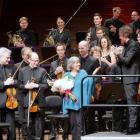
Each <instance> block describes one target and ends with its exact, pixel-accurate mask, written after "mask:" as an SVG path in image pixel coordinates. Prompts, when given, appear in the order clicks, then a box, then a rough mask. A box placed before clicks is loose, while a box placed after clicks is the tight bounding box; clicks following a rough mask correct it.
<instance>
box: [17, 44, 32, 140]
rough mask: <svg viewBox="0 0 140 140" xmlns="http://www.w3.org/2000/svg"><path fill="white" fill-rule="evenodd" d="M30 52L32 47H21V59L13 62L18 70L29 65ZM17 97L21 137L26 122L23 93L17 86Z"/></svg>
mask: <svg viewBox="0 0 140 140" xmlns="http://www.w3.org/2000/svg"><path fill="white" fill-rule="evenodd" d="M31 53H32V49H31V48H30V47H24V48H22V49H21V56H22V61H21V62H19V63H17V64H15V66H16V67H17V68H18V67H19V70H20V69H21V68H23V67H26V66H28V65H29V56H30V54H31ZM17 99H18V103H19V105H18V114H19V123H20V124H21V132H22V137H23V138H24V137H25V135H26V123H25V120H24V118H25V114H24V107H23V103H24V102H23V99H24V95H23V94H22V90H20V89H19V88H18V89H17Z"/></svg>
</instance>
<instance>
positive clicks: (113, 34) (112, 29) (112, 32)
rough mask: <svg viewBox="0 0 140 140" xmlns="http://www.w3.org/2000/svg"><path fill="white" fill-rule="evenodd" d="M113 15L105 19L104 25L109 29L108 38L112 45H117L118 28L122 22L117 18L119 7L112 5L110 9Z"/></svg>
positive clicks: (118, 42) (119, 12)
mask: <svg viewBox="0 0 140 140" xmlns="http://www.w3.org/2000/svg"><path fill="white" fill-rule="evenodd" d="M112 12H113V17H112V18H109V19H106V20H105V22H104V26H105V27H107V28H108V29H109V38H110V40H111V42H112V44H113V45H119V44H120V40H119V28H120V27H122V26H123V25H124V23H123V22H122V21H121V20H120V19H119V17H120V15H121V8H120V7H113V9H112Z"/></svg>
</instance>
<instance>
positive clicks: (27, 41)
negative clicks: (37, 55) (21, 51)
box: [14, 17, 37, 48]
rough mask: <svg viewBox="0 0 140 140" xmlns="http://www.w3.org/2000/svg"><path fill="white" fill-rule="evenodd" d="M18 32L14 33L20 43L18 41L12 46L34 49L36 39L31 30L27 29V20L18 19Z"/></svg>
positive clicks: (25, 18)
mask: <svg viewBox="0 0 140 140" xmlns="http://www.w3.org/2000/svg"><path fill="white" fill-rule="evenodd" d="M19 25H20V30H18V31H16V34H17V35H19V36H20V37H21V39H22V43H20V42H19V41H15V42H14V46H16V47H24V46H28V47H31V48H35V47H36V46H37V37H36V35H35V32H34V31H33V30H29V29H28V25H29V22H28V18H27V17H21V18H20V19H19Z"/></svg>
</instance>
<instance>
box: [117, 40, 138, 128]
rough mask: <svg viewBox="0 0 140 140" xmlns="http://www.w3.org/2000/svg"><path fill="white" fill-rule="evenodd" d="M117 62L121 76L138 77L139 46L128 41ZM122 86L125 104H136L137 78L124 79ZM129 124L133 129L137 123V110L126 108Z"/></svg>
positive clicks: (132, 41)
mask: <svg viewBox="0 0 140 140" xmlns="http://www.w3.org/2000/svg"><path fill="white" fill-rule="evenodd" d="M117 60H118V63H119V65H120V66H121V71H122V74H123V75H139V74H140V62H139V61H140V46H139V44H138V43H137V42H135V41H134V40H131V39H130V40H129V41H128V42H127V43H126V44H125V46H124V50H123V53H122V54H121V55H117ZM123 84H124V89H125V94H126V98H127V104H136V94H137V93H138V84H139V77H124V78H123ZM128 109H129V124H128V127H130V128H135V127H136V122H137V108H136V107H128Z"/></svg>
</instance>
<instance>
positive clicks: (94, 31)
mask: <svg viewBox="0 0 140 140" xmlns="http://www.w3.org/2000/svg"><path fill="white" fill-rule="evenodd" d="M101 27H102V28H103V30H104V32H105V35H107V36H109V30H108V28H107V27H104V26H101ZM88 33H90V34H91V39H90V41H94V40H97V39H98V38H97V36H96V27H95V26H94V27H90V28H89V30H88ZM88 33H87V34H88Z"/></svg>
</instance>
